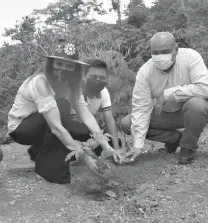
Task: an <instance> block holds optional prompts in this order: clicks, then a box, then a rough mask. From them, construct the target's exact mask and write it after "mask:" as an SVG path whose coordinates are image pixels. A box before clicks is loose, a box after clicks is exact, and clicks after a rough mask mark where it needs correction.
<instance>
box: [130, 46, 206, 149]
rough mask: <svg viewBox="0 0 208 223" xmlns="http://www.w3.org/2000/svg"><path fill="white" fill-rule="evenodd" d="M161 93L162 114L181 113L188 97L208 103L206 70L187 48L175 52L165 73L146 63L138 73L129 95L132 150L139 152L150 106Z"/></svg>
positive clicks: (149, 61)
mask: <svg viewBox="0 0 208 223" xmlns="http://www.w3.org/2000/svg"><path fill="white" fill-rule="evenodd" d="M163 92H164V96H165V99H166V100H167V102H166V103H165V104H164V106H163V107H162V110H163V111H166V112H175V111H179V110H181V109H182V106H183V104H184V102H185V101H187V100H188V99H190V98H192V97H200V98H204V99H208V70H207V67H206V66H205V64H204V61H203V59H202V57H201V55H200V54H199V53H198V52H197V51H195V50H193V49H189V48H179V50H178V54H177V56H176V62H175V65H174V67H173V69H172V70H171V71H170V72H169V73H165V72H163V71H161V70H159V69H158V68H157V67H155V65H154V64H153V61H152V59H150V60H148V61H147V62H146V63H145V64H144V65H143V66H142V67H141V68H140V70H139V71H138V73H137V76H136V82H135V85H134V89H133V94H132V113H131V123H132V125H131V132H132V136H133V138H134V146H135V147H136V148H143V146H144V140H145V137H146V134H147V131H148V128H149V124H150V118H151V113H152V110H153V108H154V104H155V103H156V101H157V99H158V98H159V97H160V95H161V94H162V93H163Z"/></svg>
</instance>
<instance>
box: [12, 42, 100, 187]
mask: <svg viewBox="0 0 208 223" xmlns="http://www.w3.org/2000/svg"><path fill="white" fill-rule="evenodd" d="M72 48H73V47H72V46H71V45H70V43H67V41H63V40H62V41H59V42H58V43H57V46H56V47H55V51H54V53H53V54H52V55H51V56H47V57H46V63H45V65H43V67H42V68H41V69H39V70H38V71H36V72H35V73H34V74H33V75H32V76H31V77H29V78H27V79H26V80H25V81H24V82H23V84H22V85H21V86H20V88H19V90H18V92H17V95H16V98H15V101H14V104H13V106H12V108H11V110H10V112H9V114H8V132H9V135H10V137H11V138H12V139H13V140H14V141H15V142H17V143H19V144H22V145H31V147H30V149H29V150H28V153H29V155H30V156H31V159H32V160H34V161H35V172H36V173H37V174H38V175H40V176H41V177H43V178H44V179H46V180H47V181H49V182H51V183H60V184H64V183H69V182H70V179H71V177H70V165H69V161H65V158H66V156H67V154H69V153H70V152H73V151H75V154H76V155H75V156H73V157H72V159H71V160H70V161H72V160H75V159H76V158H77V157H79V156H80V155H81V154H83V150H82V148H81V146H80V144H79V143H78V142H77V141H76V140H79V141H86V140H87V139H89V138H90V134H89V133H90V132H91V133H96V132H99V131H100V128H99V126H98V124H97V122H96V120H95V118H94V117H93V116H92V115H91V113H90V112H89V110H88V108H87V106H86V103H85V102H84V98H83V96H82V95H81V66H82V64H84V63H83V62H81V61H79V57H78V52H77V50H76V49H75V48H73V49H72ZM70 49H72V50H70ZM63 95H67V98H68V100H66V99H65V98H64V97H63ZM76 104H79V106H78V109H77V110H76V112H77V114H78V115H79V117H80V119H81V120H82V122H83V123H78V122H76V121H73V120H71V119H70V110H71V107H72V106H73V107H75V108H76ZM80 104H83V106H80ZM85 159H87V161H88V163H90V162H91V157H89V156H87V155H86V156H85ZM90 165H95V164H94V162H91V164H90Z"/></svg>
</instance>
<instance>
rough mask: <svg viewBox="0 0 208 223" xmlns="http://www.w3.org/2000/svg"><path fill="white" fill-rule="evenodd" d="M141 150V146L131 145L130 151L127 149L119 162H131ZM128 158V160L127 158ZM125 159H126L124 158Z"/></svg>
mask: <svg viewBox="0 0 208 223" xmlns="http://www.w3.org/2000/svg"><path fill="white" fill-rule="evenodd" d="M141 152H142V149H141V148H138V147H135V146H134V147H132V148H131V149H130V151H128V152H127V153H126V154H124V156H123V157H122V158H121V160H120V163H130V162H133V161H134V160H135V159H136V158H137V156H138V155H140V154H141ZM128 158H130V160H129V159H128ZM125 159H126V160H125Z"/></svg>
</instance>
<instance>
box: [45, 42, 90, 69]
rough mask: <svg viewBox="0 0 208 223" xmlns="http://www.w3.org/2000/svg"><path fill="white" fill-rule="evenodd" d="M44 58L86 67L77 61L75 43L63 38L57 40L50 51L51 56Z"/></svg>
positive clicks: (77, 53)
mask: <svg viewBox="0 0 208 223" xmlns="http://www.w3.org/2000/svg"><path fill="white" fill-rule="evenodd" d="M45 57H46V58H54V59H60V60H65V61H70V62H74V63H79V64H82V65H88V64H87V63H85V62H83V61H81V60H79V52H78V50H77V47H76V44H75V42H73V41H71V42H70V41H68V40H67V39H63V38H59V39H57V41H56V43H55V45H54V48H53V50H52V54H51V55H45Z"/></svg>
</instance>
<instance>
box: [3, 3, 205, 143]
mask: <svg viewBox="0 0 208 223" xmlns="http://www.w3.org/2000/svg"><path fill="white" fill-rule="evenodd" d="M109 10H111V11H115V12H116V13H117V15H118V19H117V22H116V24H107V23H103V22H98V21H96V20H89V19H88V18H89V15H90V13H91V12H92V11H96V12H97V13H98V14H101V15H102V14H105V13H107V12H106V11H105V10H104V8H103V5H102V3H101V4H98V3H97V1H96V0H88V1H85V0H59V1H57V2H56V3H53V4H49V5H48V6H47V7H46V8H44V9H41V10H34V11H33V13H32V14H31V15H28V16H26V17H23V18H22V20H21V21H19V22H18V23H17V24H16V26H15V27H14V28H12V29H5V36H10V37H11V38H12V40H18V41H19V43H17V44H15V45H9V44H6V43H5V44H4V45H3V46H2V47H1V48H0V68H1V69H0V77H1V83H0V89H1V91H0V112H1V115H0V128H1V131H0V138H1V142H2V143H7V142H9V138H8V137H6V125H7V114H8V111H9V109H10V108H11V106H12V103H13V101H14V96H15V94H16V92H17V89H18V87H19V86H20V84H21V82H22V81H23V80H24V79H25V78H26V77H27V76H29V75H31V73H32V72H33V71H34V70H35V69H36V67H37V66H38V64H39V63H40V62H41V60H42V58H41V57H40V54H43V53H46V52H47V53H50V50H51V49H52V46H53V43H54V40H55V38H56V37H57V36H58V35H65V36H66V37H67V38H68V39H71V40H75V41H76V42H77V44H78V47H79V51H80V56H81V59H83V60H89V59H90V58H100V59H102V60H104V61H106V62H107V64H108V66H109V70H110V81H109V91H110V94H111V97H112V101H113V113H114V116H115V118H116V120H117V121H118V123H119V122H120V119H121V118H122V117H123V116H124V115H126V114H127V113H129V112H130V107H131V106H130V105H131V93H132V89H133V85H134V81H135V76H136V72H137V71H138V69H139V68H140V67H141V66H142V64H143V63H144V62H145V61H147V60H148V59H149V58H150V50H149V40H150V38H151V37H152V35H153V34H154V33H156V32H158V31H170V32H172V33H173V34H174V35H175V37H176V39H177V42H178V43H179V46H180V47H191V48H193V49H196V50H197V51H198V52H200V53H201V55H202V57H203V58H204V61H205V63H206V64H207V65H208V41H207V36H208V20H207V15H208V1H207V0H157V1H155V3H154V5H153V6H152V7H151V8H147V7H146V6H145V4H144V2H143V0H131V1H130V4H129V5H128V7H127V9H126V11H125V12H124V13H125V19H123V20H122V19H121V11H120V1H119V0H112V8H111V9H109ZM43 17H44V18H46V19H45V23H44V24H42V23H41V18H43ZM39 24H42V26H41V28H40V26H39Z"/></svg>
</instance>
